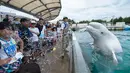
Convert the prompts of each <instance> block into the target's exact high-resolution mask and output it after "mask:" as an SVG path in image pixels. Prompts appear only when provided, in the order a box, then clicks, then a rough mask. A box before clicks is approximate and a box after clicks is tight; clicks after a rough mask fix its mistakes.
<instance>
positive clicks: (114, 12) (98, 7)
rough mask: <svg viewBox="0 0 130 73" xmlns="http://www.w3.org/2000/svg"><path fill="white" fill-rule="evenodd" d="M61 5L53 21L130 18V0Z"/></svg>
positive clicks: (76, 0)
mask: <svg viewBox="0 0 130 73" xmlns="http://www.w3.org/2000/svg"><path fill="white" fill-rule="evenodd" d="M61 4H62V9H61V12H60V14H59V16H58V17H57V18H56V19H55V20H53V21H56V20H59V19H62V18H63V17H64V16H67V17H68V18H70V19H73V20H75V21H76V22H78V21H81V20H92V19H104V20H109V19H111V18H116V17H120V16H122V17H127V16H130V0H61ZM7 10H8V9H7ZM12 12H13V11H12ZM19 14H21V13H19Z"/></svg>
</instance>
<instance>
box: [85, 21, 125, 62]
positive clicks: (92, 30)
mask: <svg viewBox="0 0 130 73" xmlns="http://www.w3.org/2000/svg"><path fill="white" fill-rule="evenodd" d="M87 31H88V32H89V34H90V35H91V36H92V38H93V39H94V42H93V45H94V47H95V48H94V49H95V50H96V51H98V52H100V54H102V55H104V56H106V57H111V59H112V60H113V62H114V63H115V64H118V60H117V57H116V53H121V52H123V50H122V47H121V44H120V42H119V40H118V39H117V37H116V36H115V35H114V34H113V33H112V32H110V31H109V30H108V29H107V28H106V27H105V26H104V25H102V24H100V23H97V22H91V23H90V24H89V26H87Z"/></svg>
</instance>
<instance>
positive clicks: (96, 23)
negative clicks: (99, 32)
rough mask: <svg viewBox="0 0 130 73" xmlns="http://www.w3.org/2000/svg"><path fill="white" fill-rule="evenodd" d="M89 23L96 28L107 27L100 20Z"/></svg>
mask: <svg viewBox="0 0 130 73" xmlns="http://www.w3.org/2000/svg"><path fill="white" fill-rule="evenodd" d="M89 25H90V26H92V27H93V28H96V29H101V28H105V26H104V25H102V24H101V23H98V22H91V23H89Z"/></svg>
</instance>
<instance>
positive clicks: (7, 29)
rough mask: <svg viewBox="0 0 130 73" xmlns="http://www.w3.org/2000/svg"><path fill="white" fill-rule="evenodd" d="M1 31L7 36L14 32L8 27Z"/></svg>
mask: <svg viewBox="0 0 130 73" xmlns="http://www.w3.org/2000/svg"><path fill="white" fill-rule="evenodd" d="M0 31H1V35H2V36H3V37H5V38H9V37H10V36H11V34H12V30H10V28H6V29H3V30H0Z"/></svg>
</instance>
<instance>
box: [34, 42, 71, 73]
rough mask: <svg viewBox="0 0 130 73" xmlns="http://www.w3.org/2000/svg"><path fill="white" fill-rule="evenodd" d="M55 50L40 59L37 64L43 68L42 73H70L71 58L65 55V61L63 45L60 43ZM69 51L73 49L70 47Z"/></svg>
mask: <svg viewBox="0 0 130 73" xmlns="http://www.w3.org/2000/svg"><path fill="white" fill-rule="evenodd" d="M55 48H56V49H55V50H54V51H52V52H49V53H47V54H46V55H45V56H44V57H40V58H39V60H38V61H37V63H38V64H39V66H40V68H41V73H70V72H69V71H70V65H69V62H70V60H69V56H68V54H65V56H64V59H62V58H61V55H62V50H63V49H62V43H61V41H58V42H57V44H56V46H55ZM68 49H71V48H70V47H68Z"/></svg>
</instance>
